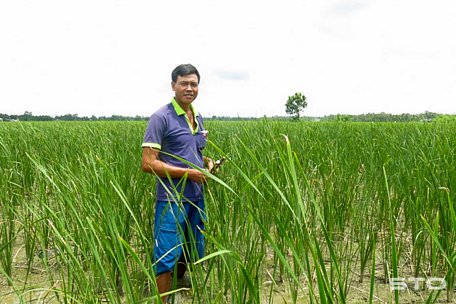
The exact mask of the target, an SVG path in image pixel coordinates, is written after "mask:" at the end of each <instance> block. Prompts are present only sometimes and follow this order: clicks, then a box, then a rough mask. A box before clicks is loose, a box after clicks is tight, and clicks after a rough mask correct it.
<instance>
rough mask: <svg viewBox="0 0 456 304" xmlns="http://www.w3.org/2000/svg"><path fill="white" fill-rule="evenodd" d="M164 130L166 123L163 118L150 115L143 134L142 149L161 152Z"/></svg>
mask: <svg viewBox="0 0 456 304" xmlns="http://www.w3.org/2000/svg"><path fill="white" fill-rule="evenodd" d="M165 130H166V121H165V119H164V117H163V116H160V115H157V114H152V116H151V117H150V119H149V124H148V126H147V129H146V133H145V134H144V140H143V143H142V147H143V148H154V149H157V150H161V145H162V140H163V136H164V134H165Z"/></svg>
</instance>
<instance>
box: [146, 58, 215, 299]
mask: <svg viewBox="0 0 456 304" xmlns="http://www.w3.org/2000/svg"><path fill="white" fill-rule="evenodd" d="M171 78H172V82H171V88H172V90H173V91H174V93H175V96H174V97H173V99H172V100H171V102H170V103H169V104H167V105H165V106H163V107H162V108H160V109H159V110H157V111H156V112H155V113H153V114H152V116H151V117H150V119H149V125H148V127H147V129H146V132H145V135H144V142H143V144H142V147H143V155H142V170H143V171H144V172H147V173H153V174H155V175H156V176H157V177H158V179H157V202H156V207H155V221H154V225H155V227H154V238H155V240H154V261H155V262H156V266H155V267H156V268H155V272H156V280H157V287H158V291H159V292H160V294H162V293H164V292H167V291H169V290H170V289H171V282H172V278H173V274H175V275H176V277H177V278H181V277H182V276H183V275H184V273H185V271H186V262H185V261H186V260H188V259H193V260H195V259H198V258H201V257H203V254H204V236H203V234H202V231H203V230H204V221H205V207H204V195H203V184H204V183H205V182H206V175H205V174H204V173H203V172H202V169H201V168H203V167H204V164H205V163H206V164H207V165H208V167H212V166H213V162H212V160H210V159H208V158H207V159H206V158H204V157H203V154H202V150H203V149H204V147H205V146H206V137H207V131H205V130H204V127H203V119H202V117H201V115H199V113H198V112H196V110H195V108H194V107H193V105H192V103H193V101H194V100H195V99H196V97H197V96H198V86H199V82H200V75H199V72H198V70H197V69H196V68H195V67H194V66H193V65H191V64H181V65H179V66H177V67H176V68H175V69H174V70H173V72H172V74H171ZM208 169H211V168H208ZM189 255H190V256H189ZM167 298H168V297H166V296H163V297H162V301H163V302H166V300H167Z"/></svg>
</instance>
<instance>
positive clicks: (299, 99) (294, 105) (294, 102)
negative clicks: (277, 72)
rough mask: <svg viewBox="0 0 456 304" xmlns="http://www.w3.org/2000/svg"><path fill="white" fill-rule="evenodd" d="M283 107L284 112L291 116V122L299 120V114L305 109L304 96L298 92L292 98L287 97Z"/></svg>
mask: <svg viewBox="0 0 456 304" xmlns="http://www.w3.org/2000/svg"><path fill="white" fill-rule="evenodd" d="M285 107H286V108H285V112H287V114H290V115H293V120H299V113H300V112H301V111H303V110H304V108H305V107H307V101H306V96H304V95H303V94H302V93H299V92H298V93H295V94H294V95H293V96H288V100H287V103H286V104H285Z"/></svg>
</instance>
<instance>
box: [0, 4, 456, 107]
mask: <svg viewBox="0 0 456 304" xmlns="http://www.w3.org/2000/svg"><path fill="white" fill-rule="evenodd" d="M455 33H456V1H454V0H434V1H423V0H375V1H374V0H349V1H340V0H327V1H326V0H282V1H268V0H250V1H248V0H230V1H220V0H200V1H197V0H195V1H182V0H173V1H141V0H129V1H127V0H105V1H98V0H78V1H66V0H55V1H51V0H39V1H33V0H0V113H7V114H22V113H24V111H31V112H33V114H35V115H44V114H49V115H61V114H68V113H71V114H78V115H80V116H91V115H96V116H101V115H112V114H120V115H141V116H149V115H150V114H151V113H152V112H153V111H154V110H155V109H157V108H158V107H160V106H161V105H163V104H165V103H167V102H169V100H170V99H171V97H172V96H173V92H172V91H171V85H170V82H171V76H170V74H171V71H172V69H173V68H174V67H175V66H177V65H178V64H180V63H192V64H194V65H195V66H196V67H197V68H198V70H199V71H200V74H201V85H200V93H199V96H198V98H197V100H196V101H195V106H196V107H197V108H198V110H199V111H200V112H201V113H202V114H203V115H205V116H212V115H219V116H220V115H230V116H263V115H266V116H274V115H285V106H284V103H285V102H286V100H287V97H288V95H292V94H294V93H295V92H302V93H303V94H304V95H305V96H306V97H307V100H308V104H309V106H308V108H307V109H306V110H305V112H304V115H312V116H320V115H328V114H337V113H352V114H358V113H368V112H370V113H372V112H374V113H378V112H388V113H422V112H424V111H432V112H439V113H451V114H454V113H456V39H455V38H454V37H455Z"/></svg>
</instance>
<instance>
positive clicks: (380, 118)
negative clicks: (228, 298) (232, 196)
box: [0, 111, 456, 122]
mask: <svg viewBox="0 0 456 304" xmlns="http://www.w3.org/2000/svg"><path fill="white" fill-rule="evenodd" d="M148 119H149V117H148V116H139V115H137V116H122V115H111V116H99V117H97V116H94V115H92V116H90V117H88V116H79V115H77V114H65V115H59V116H50V115H33V114H32V112H28V111H26V112H24V114H21V115H8V114H3V113H0V121H147V120H148ZM205 119H206V120H259V119H274V120H292V118H290V117H287V116H272V117H266V116H263V117H261V118H258V117H239V116H237V117H232V116H215V115H214V116H211V117H206V118H205ZM434 120H455V121H456V115H448V114H439V113H433V112H424V113H420V114H409V113H403V114H389V113H383V112H382V113H367V114H331V115H326V116H323V117H313V116H302V117H300V118H299V121H339V122H349V121H351V122H413V121H434Z"/></svg>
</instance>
